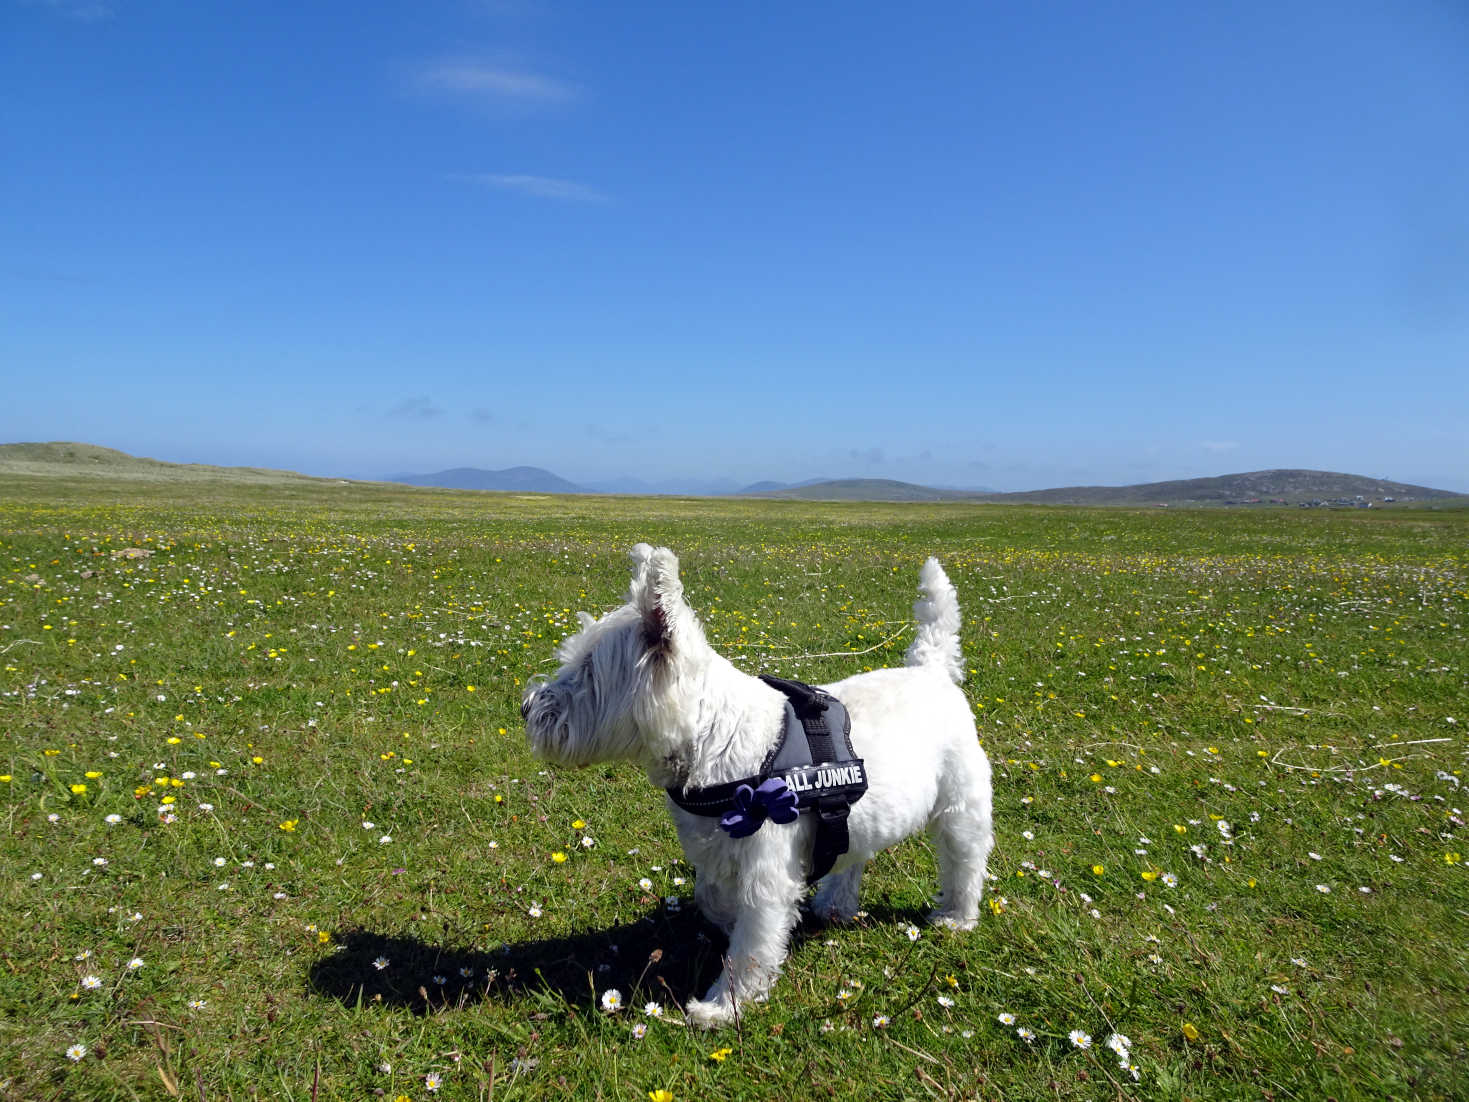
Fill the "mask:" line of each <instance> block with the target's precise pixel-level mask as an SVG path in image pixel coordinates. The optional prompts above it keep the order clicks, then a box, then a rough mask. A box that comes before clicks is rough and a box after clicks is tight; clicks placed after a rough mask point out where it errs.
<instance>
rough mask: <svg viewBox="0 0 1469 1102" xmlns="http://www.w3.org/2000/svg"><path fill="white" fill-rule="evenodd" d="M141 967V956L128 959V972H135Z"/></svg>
mask: <svg viewBox="0 0 1469 1102" xmlns="http://www.w3.org/2000/svg"><path fill="white" fill-rule="evenodd" d="M141 967H143V958H142V957H134V958H133V959H132V960H130V961H128V971H129V972H136V971H137V970H138V969H139V968H141Z"/></svg>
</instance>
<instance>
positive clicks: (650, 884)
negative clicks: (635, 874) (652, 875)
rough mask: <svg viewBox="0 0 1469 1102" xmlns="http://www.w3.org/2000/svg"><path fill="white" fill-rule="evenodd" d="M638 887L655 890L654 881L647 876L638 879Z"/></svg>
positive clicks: (646, 890)
mask: <svg viewBox="0 0 1469 1102" xmlns="http://www.w3.org/2000/svg"><path fill="white" fill-rule="evenodd" d="M638 887H640V888H642V889H643V891H645V892H650V891H652V890H653V881H651V880H649V879H648V878H647V877H646V876H645V877H643V878H642V879H641V880H639V881H638Z"/></svg>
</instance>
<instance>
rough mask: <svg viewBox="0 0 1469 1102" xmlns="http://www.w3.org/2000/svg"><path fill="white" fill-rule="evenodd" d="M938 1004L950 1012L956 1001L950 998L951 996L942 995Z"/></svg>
mask: <svg viewBox="0 0 1469 1102" xmlns="http://www.w3.org/2000/svg"><path fill="white" fill-rule="evenodd" d="M938 1004H939V1005H940V1006H941V1007H943V1008H944V1009H945V1010H948V1009H949V1008H950V1007H952V1006H953V1005H954V1000H953V999H951V998H949V996H947V995H940V996H939V997H938Z"/></svg>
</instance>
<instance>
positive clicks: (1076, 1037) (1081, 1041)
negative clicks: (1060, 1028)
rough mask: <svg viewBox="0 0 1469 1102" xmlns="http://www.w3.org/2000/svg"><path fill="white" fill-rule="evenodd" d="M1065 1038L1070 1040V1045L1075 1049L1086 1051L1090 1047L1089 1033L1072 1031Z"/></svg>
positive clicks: (1077, 1030)
mask: <svg viewBox="0 0 1469 1102" xmlns="http://www.w3.org/2000/svg"><path fill="white" fill-rule="evenodd" d="M1066 1036H1067V1037H1069V1038H1070V1039H1071V1043H1072V1044H1073V1045H1075V1046H1076V1047H1077V1048H1080V1049H1087V1048H1091V1047H1092V1038H1091V1034H1089V1033H1084V1032H1082V1031H1081V1030H1079V1029H1073V1030H1072V1031H1071V1032H1070V1033H1068V1034H1067V1035H1066Z"/></svg>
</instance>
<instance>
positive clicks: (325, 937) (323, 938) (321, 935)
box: [316, 930, 332, 945]
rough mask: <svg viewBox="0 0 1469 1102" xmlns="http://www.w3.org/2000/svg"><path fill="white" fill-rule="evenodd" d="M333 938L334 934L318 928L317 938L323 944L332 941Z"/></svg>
mask: <svg viewBox="0 0 1469 1102" xmlns="http://www.w3.org/2000/svg"><path fill="white" fill-rule="evenodd" d="M331 939H332V935H331V934H329V933H327V932H326V931H325V930H318V931H317V932H316V940H317V941H318V942H320V943H321V944H322V945H325V944H326V943H327V942H329V941H331Z"/></svg>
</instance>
